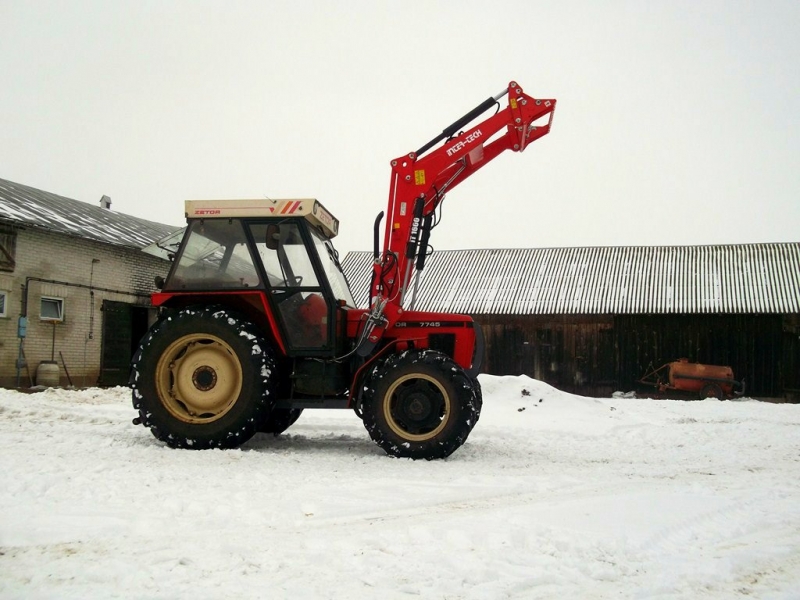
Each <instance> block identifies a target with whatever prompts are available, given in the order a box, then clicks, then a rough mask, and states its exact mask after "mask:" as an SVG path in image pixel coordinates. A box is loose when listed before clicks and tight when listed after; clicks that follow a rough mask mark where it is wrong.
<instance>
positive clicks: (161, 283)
mask: <svg viewBox="0 0 800 600" xmlns="http://www.w3.org/2000/svg"><path fill="white" fill-rule="evenodd" d="M155 284H156V288H157V289H159V290H160V289H162V288H163V287H164V278H163V277H162V276H161V275H156V277H155Z"/></svg>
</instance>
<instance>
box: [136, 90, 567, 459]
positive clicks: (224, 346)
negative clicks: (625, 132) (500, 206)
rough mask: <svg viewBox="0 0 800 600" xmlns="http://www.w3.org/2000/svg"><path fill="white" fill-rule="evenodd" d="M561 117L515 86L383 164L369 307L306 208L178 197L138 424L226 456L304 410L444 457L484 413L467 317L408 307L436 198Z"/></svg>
mask: <svg viewBox="0 0 800 600" xmlns="http://www.w3.org/2000/svg"><path fill="white" fill-rule="evenodd" d="M506 95H508V105H507V106H506V107H505V108H504V109H502V110H501V109H500V104H499V101H500V100H501V99H502V98H503V97H504V96H506ZM555 106H556V101H555V100H537V99H535V98H532V97H531V96H528V95H527V94H525V93H523V91H522V88H521V87H520V86H519V85H518V84H517V83H515V82H511V83H510V84H509V86H508V88H506V89H504V90H503V91H502V92H501V93H500V94H498V95H496V96H494V97H492V98H488V99H487V100H485V101H484V102H482V103H481V104H480V105H479V106H477V107H476V108H474V109H473V110H471V111H470V112H469V113H467V114H466V115H464V116H463V117H462V118H460V119H458V120H457V121H456V122H454V123H453V124H452V125H450V126H449V127H447V128H446V129H445V130H444V131H443V132H442V133H441V134H440V135H438V136H436V137H435V138H434V139H433V140H431V141H430V142H428V143H427V144H425V145H424V146H423V147H422V148H420V149H419V150H417V151H416V152H411V153H409V154H406V155H404V156H401V157H399V158H397V159H395V160H393V161H391V166H392V177H391V185H390V190H389V203H388V211H387V213H388V218H387V221H386V226H385V230H384V242H383V249H382V251H379V238H380V235H379V234H380V231H379V230H380V221H381V219H382V217H383V213H381V214H380V215H379V216H378V219H376V221H375V236H374V237H375V242H374V245H375V261H374V266H373V276H372V283H371V287H370V307H369V309H366V310H365V309H358V308H356V307H355V303H354V302H353V298H352V295H351V293H350V289H349V287H348V283H347V281H346V279H345V276H344V274H343V272H342V269H341V266H340V264H339V260H338V255H337V253H336V251H335V250H334V248H333V245H332V243H331V239H332V238H333V237H334V236H336V234H337V231H338V226H339V222H338V221H337V220H336V219H335V218H334V217H333V215H331V213H329V212H328V211H327V210H326V209H325V208H324V207H323V206H322V205H321V204H320V203H319V202H317V201H316V200H313V199H295V200H214V201H187V202H186V219H187V223H188V226H187V228H186V231H185V234H184V235H183V237H182V240H181V242H180V245H179V247H178V248H177V250H176V251H175V253H174V259H173V264H172V268H171V269H170V272H169V275H168V276H167V278H166V280H163V281H158V282H157V286H158V287H160V289H161V291H160V292H157V293H155V294H153V296H152V302H153V305H154V306H158V307H161V309H162V310H161V311H160V318H159V320H158V321H157V322H156V323H155V324H154V325H153V326H152V327H151V329H150V331H149V332H148V333H147V335H146V336H145V337H144V338H143V340H142V342H141V345H140V347H139V349H138V351H137V352H136V354H135V356H134V358H133V363H132V371H131V381H130V384H131V387H132V389H133V406H134V408H135V409H136V410H137V411H138V412H139V416H138V417H137V418H136V419H134V423H135V424H143V425H145V426H147V427H149V428H150V429H151V431H152V433H153V435H155V437H156V438H158V439H159V440H161V441H163V442H165V443H166V444H167V445H169V446H172V447H177V448H196V449H203V448H233V447H236V446H239V445H240V444H242V443H244V442H246V441H247V440H248V439H250V437H252V436H253V435H254V434H255V433H256V432H259V431H263V432H270V433H274V434H276V435H277V434H279V433H281V432H282V431H284V430H285V429H287V428H288V427H289V426H291V425H292V423H294V422H295V421H296V420H297V418H298V417H299V416H300V413H301V412H302V411H303V410H304V409H306V408H348V409H352V410H353V411H354V412H355V413H356V414H357V415H358V416H359V417H361V419H362V420H363V422H364V425H365V426H366V429H367V431H368V432H369V435H370V436H371V437H372V439H373V440H374V441H375V442H376V443H377V444H378V445H379V446H380V447H381V448H383V449H384V450H385V451H386V452H387V453H388V454H389V455H392V456H399V457H408V458H425V459H434V458H444V457H446V456H449V455H450V454H451V453H452V452H453V451H455V450H456V449H457V448H458V447H459V446H461V444H463V443H464V441H465V440H466V439H467V436H468V435H469V433H470V432H471V431H472V428H473V427H474V426H475V423H476V422H477V420H478V417H479V415H480V411H481V403H482V398H481V390H480V385H479V384H478V381H477V375H478V372H479V369H480V363H481V359H482V356H483V343H482V336H481V334H480V327H479V326H476V325H475V323H474V322H473V320H472V319H471V318H470V317H469V316H467V315H457V314H445V313H432V312H421V311H415V310H413V295H414V291H415V279H416V276H418V274H419V272H420V270H421V269H422V268H423V267H424V265H425V259H426V257H427V256H428V254H429V245H428V240H429V236H430V233H431V230H432V229H433V228H434V227H435V225H436V223H437V222H438V216H437V215H440V212H437V209H438V208H439V207H440V206H441V203H442V201H443V200H444V196H445V193H446V192H448V191H450V190H451V189H453V188H454V187H455V186H457V185H458V184H459V183H461V182H462V181H463V180H464V179H466V178H467V177H469V176H470V175H472V174H473V173H474V172H475V171H477V170H478V169H480V168H481V167H483V166H484V165H486V164H488V163H489V162H490V161H491V160H492V159H494V158H496V157H497V156H498V155H499V154H500V153H502V152H503V151H505V150H511V151H514V152H521V151H523V150H525V148H526V147H527V146H528V144H530V143H531V142H533V141H534V140H537V139H539V138H540V137H542V136H543V135H546V134H547V133H548V132H549V131H550V127H551V124H552V118H553V111H554V110H555ZM494 107H497V111H496V112H495V114H493V115H492V116H490V117H488V118H487V119H485V120H483V121H482V122H480V123H478V124H477V125H474V126H472V127H470V128H469V129H466V130H463V131H462V129H463V128H464V127H466V126H468V125H469V124H471V123H472V122H473V121H474V120H475V119H477V118H478V117H479V116H480V115H482V114H483V113H484V112H486V111H488V110H490V109H491V108H494ZM442 141H443V142H444V143H443V144H441V145H439V143H440V142H442ZM436 146H438V147H436ZM434 147H436V148H435V149H434Z"/></svg>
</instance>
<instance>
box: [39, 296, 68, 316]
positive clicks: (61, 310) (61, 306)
mask: <svg viewBox="0 0 800 600" xmlns="http://www.w3.org/2000/svg"><path fill="white" fill-rule="evenodd" d="M45 301H50V302H53V303H54V304H55V305H56V306H57V307H58V317H46V316H45V315H44V311H43V310H42V309H43V308H44V303H45ZM39 319H41V320H42V321H49V322H51V323H63V322H64V299H63V298H57V297H56V296H42V297H41V299H40V301H39Z"/></svg>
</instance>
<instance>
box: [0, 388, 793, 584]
mask: <svg viewBox="0 0 800 600" xmlns="http://www.w3.org/2000/svg"><path fill="white" fill-rule="evenodd" d="M481 382H482V384H483V387H484V398H485V400H484V412H483V415H482V416H481V420H480V422H479V423H478V425H477V427H476V428H475V430H474V431H473V433H472V435H471V436H470V438H469V440H468V442H467V443H466V445H465V446H463V447H462V448H461V449H460V450H458V451H457V452H456V453H455V454H454V455H453V456H452V457H450V458H449V459H447V460H444V461H437V462H424V461H421V462H414V461H408V460H399V459H392V458H389V457H387V456H385V455H384V454H383V453H382V452H381V451H380V450H379V448H378V447H377V446H375V445H374V444H373V443H372V442H371V441H370V440H369V438H368V436H367V433H366V431H364V429H363V427H362V426H361V422H360V421H359V420H358V419H357V418H356V417H355V416H354V415H353V413H351V412H349V411H341V412H337V411H306V413H305V414H304V415H303V416H302V417H301V419H300V421H298V423H297V424H296V425H295V426H294V427H293V428H292V429H290V430H289V431H288V432H287V433H286V434H284V435H283V436H280V437H277V438H276V437H272V436H266V435H263V434H259V435H258V436H256V437H255V438H254V439H253V440H251V441H250V442H249V443H248V444H247V445H246V446H245V447H243V448H241V449H240V450H234V451H219V450H209V451H205V452H191V451H180V450H171V449H168V448H166V447H165V446H163V445H162V444H160V443H159V442H157V441H156V440H155V438H153V437H152V436H151V435H150V433H149V431H147V430H145V429H144V428H142V427H135V426H133V425H132V424H131V419H132V418H133V417H134V416H135V415H134V412H133V409H132V408H131V405H130V400H129V392H128V390H126V389H124V388H116V389H112V390H98V389H89V390H80V391H65V390H48V391H45V392H42V393H38V394H21V393H17V392H13V391H8V390H0V597H2V598H26V599H27V598H58V599H63V598H82V599H83V598H118V597H119V598H169V599H173V598H174V599H180V598H187V599H189V598H191V599H195V598H200V599H204V598H210V599H212V598H213V599H216V598H234V597H235V598H293V599H294V598H347V599H356V598H380V599H394V598H413V597H418V598H425V599H428V598H435V599H449V600H454V599H457V598H469V599H481V600H486V599H494V598H525V599H527V598H548V599H556V598H559V599H560V598H580V599H585V598H692V599H694V598H733V597H751V598H759V599H772V598H774V599H777V598H782V599H790V598H791V599H795V598H800V406H797V405H777V404H768V403H762V402H756V401H750V400H743V401H732V402H719V401H716V400H706V401H703V402H680V401H670V400H662V401H654V400H637V399H633V398H611V399H592V398H583V397H579V396H572V395H569V394H564V393H561V392H559V391H557V390H554V389H553V388H551V387H549V386H547V385H545V384H543V383H540V382H537V381H534V380H531V379H528V378H525V377H489V376H481Z"/></svg>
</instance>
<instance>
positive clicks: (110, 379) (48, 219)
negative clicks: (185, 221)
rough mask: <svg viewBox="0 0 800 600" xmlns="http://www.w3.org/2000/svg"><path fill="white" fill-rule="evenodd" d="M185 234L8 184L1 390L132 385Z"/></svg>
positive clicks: (3, 202) (105, 202)
mask: <svg viewBox="0 0 800 600" xmlns="http://www.w3.org/2000/svg"><path fill="white" fill-rule="evenodd" d="M176 229H177V227H173V226H169V225H163V224H160V223H155V222H151V221H147V220H144V219H139V218H136V217H132V216H129V215H123V214H120V213H116V212H113V211H112V210H111V209H110V200H109V199H108V198H107V197H106V196H104V197H103V198H102V199H101V201H100V205H99V206H92V205H90V204H86V203H83V202H78V201H76V200H72V199H69V198H64V197H62V196H58V195H56V194H51V193H48V192H44V191H41V190H37V189H34V188H31V187H28V186H25V185H21V184H17V183H13V182H10V181H6V180H2V179H0V386H4V387H28V386H30V385H33V384H35V383H36V382H37V381H36V380H37V376H38V378H39V379H40V380H47V383H48V384H52V383H53V382H54V381H58V382H59V383H60V384H62V385H66V384H70V383H71V384H73V385H75V386H88V385H97V384H100V385H118V384H123V383H125V382H126V381H127V376H128V365H129V362H130V358H131V355H132V351H133V348H134V347H135V346H136V345H137V343H138V341H139V339H140V338H141V336H142V335H143V334H144V332H145V331H146V329H147V327H148V324H149V323H150V322H152V320H153V318H154V315H155V312H154V309H153V308H152V307H151V306H150V293H151V292H152V291H153V289H154V284H153V280H154V277H155V276H156V275H162V276H165V275H166V274H167V271H168V269H169V262H168V261H167V260H165V258H162V257H157V256H154V255H152V254H148V253H146V252H143V251H142V249H143V248H145V247H147V246H149V245H151V244H152V243H153V242H154V241H156V240H159V239H161V238H163V237H164V236H166V235H168V234H169V233H171V232H172V231H174V230H176ZM21 317H22V318H21ZM21 323H22V326H21ZM21 334H22V335H21ZM40 383H42V381H40Z"/></svg>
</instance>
